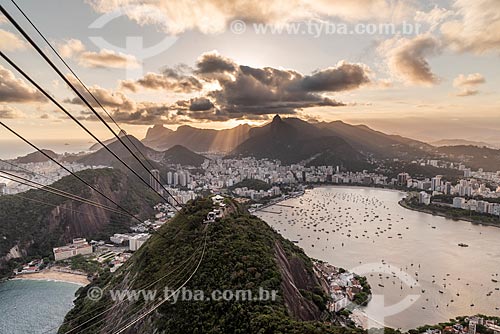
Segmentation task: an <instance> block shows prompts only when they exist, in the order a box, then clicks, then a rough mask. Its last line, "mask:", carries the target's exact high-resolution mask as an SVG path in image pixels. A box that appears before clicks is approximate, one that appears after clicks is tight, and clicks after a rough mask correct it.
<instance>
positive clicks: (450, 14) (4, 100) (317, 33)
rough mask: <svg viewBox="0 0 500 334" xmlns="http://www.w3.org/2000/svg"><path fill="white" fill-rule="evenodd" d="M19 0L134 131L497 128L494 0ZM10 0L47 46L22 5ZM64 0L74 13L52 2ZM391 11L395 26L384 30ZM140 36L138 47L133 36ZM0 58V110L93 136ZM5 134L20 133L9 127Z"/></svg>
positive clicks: (52, 88) (21, 58)
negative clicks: (304, 124) (284, 125)
mask: <svg viewBox="0 0 500 334" xmlns="http://www.w3.org/2000/svg"><path fill="white" fill-rule="evenodd" d="M18 4H19V6H20V7H21V8H22V9H23V10H24V11H25V12H26V14H27V15H28V16H29V17H30V18H31V19H32V21H33V22H34V23H35V24H36V25H37V26H38V28H39V29H40V30H41V31H42V32H43V33H44V34H45V36H46V37H47V39H48V40H49V41H50V42H51V44H52V45H53V46H54V47H55V48H56V49H57V50H58V52H59V53H60V55H61V56H62V57H63V58H64V59H65V60H66V61H67V62H68V64H69V65H70V66H71V67H72V69H73V70H75V72H76V73H77V74H78V75H79V76H80V77H81V79H82V80H83V82H85V83H86V85H88V86H89V87H90V88H91V90H92V91H93V93H95V95H96V96H97V97H98V98H99V100H100V101H101V102H102V103H103V104H104V105H105V107H106V108H107V110H108V111H110V112H111V113H112V115H113V117H114V118H115V119H116V120H117V121H118V122H119V124H120V125H121V126H123V128H124V129H126V130H127V131H128V132H129V133H131V134H134V135H135V136H137V137H138V138H143V137H144V135H145V132H146V129H147V127H149V126H151V125H153V124H164V125H165V126H167V127H169V128H173V129H175V128H176V127H177V126H179V125H184V124H187V125H191V126H194V127H201V128H216V129H223V128H231V127H234V126H237V125H239V124H243V123H248V124H250V125H253V126H258V125H261V124H264V123H266V122H268V121H269V120H270V118H272V116H274V114H276V113H279V114H281V115H282V116H284V117H300V118H303V119H306V120H312V121H334V120H343V121H346V122H348V123H352V124H366V125H368V126H371V127H373V128H375V129H377V130H381V131H384V132H387V133H397V134H401V135H405V136H409V137H413V138H415V139H420V140H428V141H432V140H438V139H443V138H449V139H451V138H459V139H462V138H463V139H469V140H478V141H490V142H495V143H496V142H498V141H500V138H498V136H496V135H495V132H496V131H498V130H500V125H498V124H500V122H498V121H499V120H500V119H499V116H498V112H497V110H498V107H499V106H500V100H499V99H498V86H499V83H500V82H499V81H498V80H499V79H498V78H499V77H500V76H499V75H498V74H499V73H498V71H499V70H498V69H499V68H500V66H495V64H496V65H498V64H499V58H498V51H499V48H500V41H499V40H498V37H496V36H498V34H496V33H495V32H497V31H499V30H500V22H499V17H498V12H499V10H498V9H499V8H498V3H497V2H495V1H492V0H482V1H467V0H456V1H435V2H434V1H433V2H431V1H424V2H419V3H417V2H402V1H385V0H366V1H363V2H362V4H352V3H349V2H342V1H334V2H321V1H320V2H316V3H315V4H311V3H308V2H305V1H297V2H293V3H291V4H287V5H286V6H279V4H278V3H277V2H272V3H271V4H270V5H269V8H268V9H265V10H264V9H263V8H264V7H263V6H258V5H252V4H250V3H248V2H246V1H238V2H235V3H233V4H231V5H230V6H223V5H221V4H220V3H219V2H217V1H197V2H189V1H187V2H186V1H175V2H169V5H168V6H167V5H165V4H163V3H162V2H156V1H115V2H113V3H112V4H109V3H106V2H104V1H98V0H94V1H78V2H72V3H63V4H60V3H59V2H57V1H46V2H43V3H31V2H28V1H19V3H18ZM61 6H62V8H59V7H61ZM5 8H6V10H7V11H8V12H9V13H11V14H12V16H13V17H14V18H15V19H16V20H18V21H19V22H20V23H21V25H22V26H23V27H24V28H25V29H26V30H27V32H28V33H29V34H30V35H31V36H32V37H33V38H34V39H35V41H36V43H37V44H39V45H40V46H42V47H43V48H44V50H45V52H47V53H48V54H50V53H49V52H48V51H49V50H48V48H47V47H46V45H44V44H43V41H42V40H41V39H40V38H39V36H36V33H35V32H34V31H33V29H29V28H30V27H29V25H28V23H27V22H26V21H25V20H23V18H22V16H21V15H20V13H19V12H18V11H17V9H16V8H15V7H14V6H13V5H12V4H11V3H6V5H5ZM60 9H63V10H64V11H65V12H70V13H71V12H78V13H79V16H78V17H77V18H76V17H73V16H72V15H68V16H66V17H61V16H58V15H55V14H54V15H52V14H51V13H57V10H60ZM387 24H389V25H392V28H393V29H395V30H394V31H389V32H390V33H387V31H382V29H385V28H384V27H386V25H387ZM344 27H345V29H347V30H346V31H343V28H344ZM374 27H375V32H374V33H367V32H366V31H365V30H370V29H372V28H374ZM381 27H382V28H381ZM358 28H359V29H360V30H359V31H357V30H356V31H355V32H354V33H352V31H351V30H352V29H358ZM259 29H260V30H259ZM262 29H265V30H262ZM334 30H335V31H334ZM391 32H392V33H391ZM0 37H1V38H0V41H1V44H0V45H1V48H2V51H4V52H5V53H6V54H7V55H8V56H9V57H11V58H12V59H13V60H14V61H15V62H16V63H18V64H19V65H20V66H22V68H23V69H24V70H25V71H27V72H28V73H30V75H32V76H33V78H34V79H35V80H36V81H37V82H39V83H42V84H43V86H44V88H46V89H47V90H48V91H49V92H50V93H51V94H52V95H53V96H54V97H55V98H56V99H57V100H58V101H62V102H64V106H65V107H67V108H68V110H70V111H71V112H72V113H74V114H75V115H77V116H78V117H79V118H80V119H81V120H83V121H84V123H85V124H86V125H88V126H89V128H90V129H92V131H95V133H96V134H97V135H98V136H99V137H101V138H102V139H106V138H109V137H110V133H109V132H107V130H106V129H105V128H104V127H103V126H102V125H100V124H98V122H95V121H94V119H92V118H91V117H90V115H89V111H88V110H87V109H85V107H84V106H83V105H82V104H81V102H80V101H79V100H78V98H76V97H75V96H74V95H73V94H72V93H71V92H70V91H69V90H68V89H67V88H66V87H65V84H64V83H63V82H62V80H61V79H60V78H58V77H57V75H56V74H55V73H54V72H53V71H51V70H50V69H49V67H48V66H47V65H46V64H45V63H44V62H43V60H42V59H41V58H40V57H39V56H38V55H37V54H36V53H35V51H34V50H33V49H32V48H31V47H30V46H29V45H28V44H27V42H26V41H25V40H24V39H23V38H22V37H21V35H20V34H19V33H18V32H17V31H16V29H15V28H14V27H13V26H12V25H11V24H10V23H9V22H8V20H7V19H6V18H4V17H3V16H2V17H1V18H0ZM134 38H136V41H138V42H137V43H139V44H138V45H140V43H143V44H144V47H140V46H137V47H135V48H134V47H132V46H131V45H132V44H128V43H132V41H133V40H134ZM339 46H340V47H339ZM51 58H52V59H54V60H55V59H56V58H55V56H53V55H52V54H51ZM57 65H58V66H59V67H60V68H61V69H63V72H64V73H68V70H66V69H64V68H63V65H62V64H61V63H60V62H58V63H57ZM0 66H1V68H0V71H1V73H2V75H1V80H2V81H3V82H2V84H3V85H2V87H4V88H2V89H0V118H1V119H2V121H3V120H5V122H6V123H8V124H12V125H13V126H15V127H16V128H17V129H19V131H21V132H23V133H25V134H31V138H34V139H39V138H47V139H63V138H68V136H71V138H73V139H87V137H86V135H85V133H84V132H83V131H80V130H78V129H77V126H76V125H75V124H73V123H72V121H71V120H69V119H68V118H67V117H65V116H64V115H62V114H61V112H60V111H56V107H55V106H54V105H52V104H51V103H50V102H49V101H48V100H46V99H45V98H44V97H42V96H40V94H39V93H37V92H36V90H35V89H34V88H33V87H32V86H31V85H30V84H28V83H27V82H26V81H25V80H24V79H22V78H21V76H20V74H19V73H17V72H16V71H15V70H14V69H13V68H12V67H10V66H9V65H8V64H6V62H4V61H3V62H2V63H1V64H0ZM5 87H7V88H5ZM80 89H81V87H80ZM0 139H13V138H11V137H10V136H9V135H8V134H7V133H6V132H5V131H2V133H1V135H0Z"/></svg>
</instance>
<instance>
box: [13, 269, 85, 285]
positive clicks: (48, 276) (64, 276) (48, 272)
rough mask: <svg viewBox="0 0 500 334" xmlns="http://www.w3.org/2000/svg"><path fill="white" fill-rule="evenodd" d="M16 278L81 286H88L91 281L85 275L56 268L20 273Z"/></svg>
mask: <svg viewBox="0 0 500 334" xmlns="http://www.w3.org/2000/svg"><path fill="white" fill-rule="evenodd" d="M16 279H19V280H36V281H56V282H66V283H73V284H78V285H81V286H86V285H88V284H89V283H90V281H89V279H88V278H87V276H85V275H79V274H74V273H67V272H62V271H59V270H54V269H44V270H42V271H40V272H37V273H33V274H19V275H16V277H15V278H14V280H16Z"/></svg>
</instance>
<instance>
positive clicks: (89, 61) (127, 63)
mask: <svg viewBox="0 0 500 334" xmlns="http://www.w3.org/2000/svg"><path fill="white" fill-rule="evenodd" d="M58 50H59V53H60V54H61V56H62V57H64V58H70V59H75V60H77V61H78V64H79V65H81V66H83V67H87V68H137V67H138V66H139V61H138V60H137V58H135V56H132V55H127V54H124V53H121V52H115V51H112V50H108V49H101V50H99V52H93V51H87V50H86V48H85V45H83V43H82V42H81V41H80V40H77V39H70V40H68V41H66V42H65V43H64V44H60V45H59V46H58Z"/></svg>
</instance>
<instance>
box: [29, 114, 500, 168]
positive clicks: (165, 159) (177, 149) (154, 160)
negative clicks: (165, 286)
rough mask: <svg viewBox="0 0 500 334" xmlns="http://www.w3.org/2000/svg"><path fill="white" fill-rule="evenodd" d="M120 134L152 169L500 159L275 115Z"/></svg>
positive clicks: (111, 143)
mask: <svg viewBox="0 0 500 334" xmlns="http://www.w3.org/2000/svg"><path fill="white" fill-rule="evenodd" d="M120 135H121V136H122V137H121V138H123V141H124V142H125V143H126V144H127V145H130V146H129V147H130V148H131V150H132V151H133V152H137V150H139V151H140V152H141V153H142V155H144V156H145V157H146V158H147V160H148V161H147V164H148V165H149V164H150V165H151V166H152V167H153V168H158V167H159V166H160V165H162V164H167V165H171V164H181V165H191V166H196V167H199V166H200V165H201V163H202V162H203V161H204V160H205V159H206V158H205V157H204V156H203V155H200V154H199V153H195V152H218V153H223V154H225V156H226V157H245V156H253V157H255V158H268V159H278V160H280V161H282V163H284V164H293V163H299V162H301V163H305V164H306V165H332V166H343V167H345V168H346V169H350V170H360V169H367V168H369V167H370V164H369V162H370V161H372V160H373V159H400V160H405V161H413V160H417V159H425V158H427V159H436V158H440V157H443V158H447V157H449V158H451V159H452V160H450V161H457V157H459V158H464V157H465V160H464V161H466V162H468V163H469V165H470V166H471V167H473V168H485V169H487V170H496V169H498V167H497V166H496V165H495V164H496V163H497V162H498V161H500V158H499V157H500V151H499V150H494V149H486V148H482V147H479V146H470V145H453V146H439V147H435V146H433V145H430V144H427V143H424V142H421V141H418V140H414V139H410V138H406V137H402V136H398V135H388V134H385V133H383V132H380V131H376V130H373V129H371V128H369V127H367V126H365V125H350V124H347V123H344V122H341V121H334V122H319V123H310V122H306V121H304V120H301V119H299V118H295V117H289V118H282V117H280V116H279V115H276V116H275V117H274V118H273V120H272V121H271V122H269V123H267V124H265V125H263V126H259V127H250V126H249V125H246V124H245V125H240V126H237V127H235V128H232V129H226V130H214V129H199V128H194V127H191V126H180V127H179V128H177V130H171V129H168V128H165V127H164V126H162V125H155V126H153V127H151V128H149V129H148V131H147V134H146V137H145V138H144V139H143V140H142V141H139V140H138V139H137V138H135V137H133V136H130V135H126V134H125V133H120ZM131 142H132V143H133V145H132V144H131ZM104 143H105V144H106V145H107V146H108V148H110V149H111V150H112V151H113V152H115V153H116V154H117V155H118V156H119V157H121V158H122V159H123V160H124V161H125V162H126V163H127V164H131V166H133V167H134V168H135V167H140V166H138V163H137V161H135V159H133V157H132V156H131V155H130V153H129V152H128V151H127V150H126V149H125V148H124V147H123V145H121V144H120V143H118V142H117V141H115V140H107V141H105V142H104ZM457 143H458V142H457ZM151 147H153V148H151ZM94 148H99V146H97V147H96V146H94ZM139 156H141V155H139ZM141 157H142V156H141ZM485 157H486V158H485ZM33 158H35V157H33ZM78 162H81V163H84V164H88V165H111V166H113V167H120V166H121V167H123V166H122V165H121V164H120V163H119V162H118V161H116V159H114V158H113V157H112V156H111V154H110V153H109V152H107V151H106V150H104V149H103V148H101V149H99V150H97V151H95V152H93V153H91V154H89V155H86V156H84V157H81V158H79V159H78ZM145 163H146V162H145ZM159 164H160V165H159ZM140 169H141V168H139V170H140Z"/></svg>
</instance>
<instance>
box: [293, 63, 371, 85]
mask: <svg viewBox="0 0 500 334" xmlns="http://www.w3.org/2000/svg"><path fill="white" fill-rule="evenodd" d="M370 72H371V71H370V69H369V68H368V67H367V66H366V65H363V64H349V63H345V62H341V63H339V64H338V65H337V67H330V68H327V69H324V70H321V71H318V72H316V73H314V74H313V75H310V76H306V77H304V78H303V79H302V80H301V88H303V89H304V90H307V91H309V92H327V91H330V92H339V91H343V90H351V89H355V88H358V87H359V86H361V85H363V84H366V83H369V82H370V79H369V77H368V74H369V73H370Z"/></svg>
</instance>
